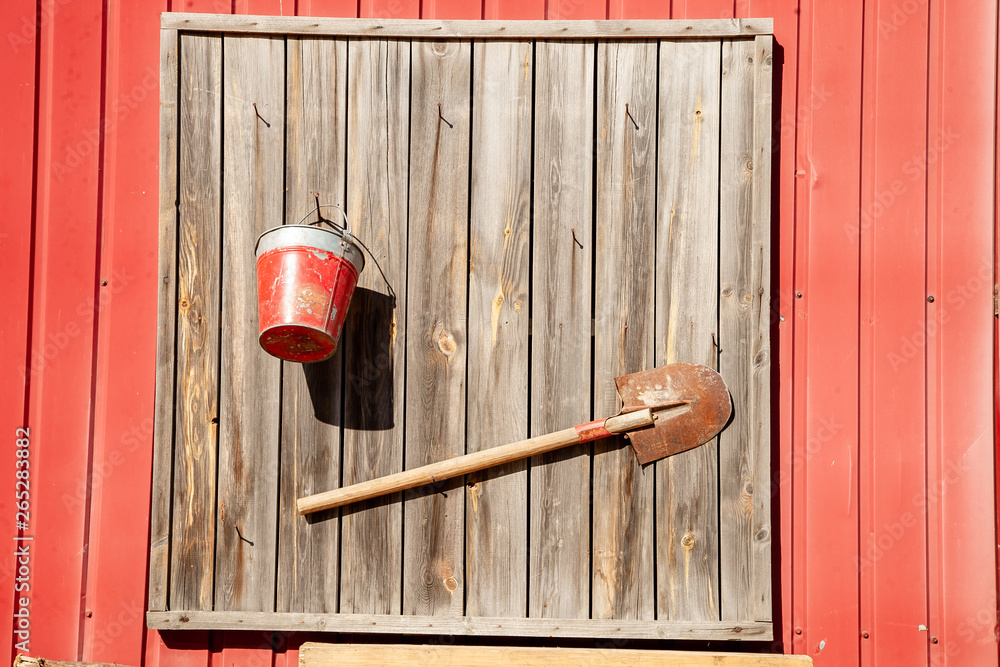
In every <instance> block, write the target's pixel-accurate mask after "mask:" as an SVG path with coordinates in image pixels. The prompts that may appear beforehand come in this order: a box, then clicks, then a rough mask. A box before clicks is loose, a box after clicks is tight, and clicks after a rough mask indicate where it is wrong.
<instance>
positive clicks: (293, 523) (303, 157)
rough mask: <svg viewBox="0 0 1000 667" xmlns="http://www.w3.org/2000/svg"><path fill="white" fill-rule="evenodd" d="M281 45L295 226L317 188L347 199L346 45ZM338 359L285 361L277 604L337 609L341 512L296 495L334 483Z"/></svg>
mask: <svg viewBox="0 0 1000 667" xmlns="http://www.w3.org/2000/svg"><path fill="white" fill-rule="evenodd" d="M286 48H287V51H288V56H287V65H286V67H287V77H286V78H287V81H286V90H287V109H286V114H287V117H288V119H287V124H288V125H287V132H286V146H285V164H286V167H285V224H289V225H293V224H295V223H297V222H299V221H300V220H301V219H302V217H303V216H304V215H305V214H306V213H308V212H309V211H310V210H311V209H312V208H314V207H315V206H316V203H315V198H314V193H319V201H320V204H323V205H326V204H334V203H343V201H344V169H345V166H344V165H345V161H346V147H345V134H346V127H347V116H346V113H345V104H346V91H347V69H346V68H347V42H346V40H342V39H313V38H300V39H295V38H289V39H288V42H287V45H286ZM323 214H324V216H325V217H328V218H330V219H333V220H338V218H339V213H338V212H337V211H336V210H335V209H326V208H324V209H323ZM315 219H316V218H315V214H313V215H311V216H310V220H315ZM342 358H343V355H342V354H339V353H338V354H335V355H334V357H333V358H332V359H328V360H327V361H324V362H321V363H316V364H296V363H285V362H281V365H282V369H281V371H282V372H281V384H282V393H281V396H282V399H281V471H280V477H281V483H280V486H279V495H280V498H279V503H278V505H279V509H280V511H279V513H278V546H279V548H278V579H277V587H278V597H277V609H278V611H309V612H336V611H337V557H338V551H339V539H340V536H339V529H338V525H337V524H338V522H337V516H338V514H337V512H327V513H325V514H324V515H322V516H319V517H315V518H312V519H308V520H307V519H306V518H305V517H303V516H301V515H300V514H299V513H298V512H297V511H295V501H296V500H297V499H298V498H300V497H302V496H305V495H309V494H312V493H318V492H320V491H325V490H327V489H332V488H336V487H337V486H338V485H339V484H340V439H341V435H340V432H341V429H340V423H341V415H340V410H341V383H342V370H341V369H342V362H341V360H342Z"/></svg>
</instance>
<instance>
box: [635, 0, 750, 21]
mask: <svg viewBox="0 0 1000 667" xmlns="http://www.w3.org/2000/svg"><path fill="white" fill-rule="evenodd" d="M619 1H620V0H619ZM671 13H672V16H673V18H675V19H731V18H733V17H734V16H736V5H735V3H734V2H733V0H673V3H672V9H671Z"/></svg>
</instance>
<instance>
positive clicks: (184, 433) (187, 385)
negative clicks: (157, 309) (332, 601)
mask: <svg viewBox="0 0 1000 667" xmlns="http://www.w3.org/2000/svg"><path fill="white" fill-rule="evenodd" d="M181 58H182V59H183V62H184V68H183V71H182V72H181V81H180V118H181V124H180V145H179V150H180V178H179V181H178V197H177V199H178V206H179V213H180V215H179V220H180V221H179V229H180V233H179V235H178V247H177V253H178V264H177V311H178V316H177V346H176V350H177V380H176V383H177V388H176V391H177V397H176V406H177V408H176V416H175V419H176V426H175V431H174V433H175V434H176V437H175V446H174V491H173V498H174V499H173V503H174V509H173V530H172V533H171V534H172V535H173V537H172V539H173V549H172V550H171V565H170V571H171V572H172V576H171V578H170V606H171V608H172V609H197V610H210V609H211V608H212V573H213V570H214V564H215V482H216V454H217V452H216V449H217V429H218V427H217V424H218V416H219V402H218V401H219V393H218V391H219V323H220V318H221V316H222V312H221V305H220V294H219V289H220V284H219V281H220V280H221V276H220V273H219V272H220V268H221V267H220V261H221V259H222V256H221V245H220V244H221V238H220V237H221V231H220V227H221V222H222V218H221V210H220V208H221V200H220V194H221V193H220V183H221V180H222V173H221V171H222V115H221V109H222V99H221V95H220V90H221V89H222V85H221V84H222V38H221V37H218V36H216V37H209V36H205V35H185V36H184V37H182V38H181Z"/></svg>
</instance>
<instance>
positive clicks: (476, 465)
mask: <svg viewBox="0 0 1000 667" xmlns="http://www.w3.org/2000/svg"><path fill="white" fill-rule="evenodd" d="M653 419H654V418H653V411H652V410H650V409H648V408H647V409H645V410H637V411H635V412H628V413H626V414H623V415H616V416H614V417H608V418H607V419H604V420H599V421H596V422H591V423H589V424H582V425H580V426H573V427H570V428H564V429H563V430H561V431H556V432H555V433H548V434H546V435H539V436H537V437H534V438H528V439H527V440H521V441H520V442H512V443H510V444H509V445H502V446H500V447H493V448H491V449H484V450H482V451H478V452H475V453H474V454H466V455H465V456H458V457H455V458H453V459H448V460H446V461H439V462H437V463H431V464H429V465H425V466H421V467H419V468H413V469H412V470H404V471H403V472H397V473H395V474H393V475H387V476H385V477H380V478H378V479H373V480H371V481H368V482H361V483H359V484H352V485H351V486H345V487H344V488H342V489H334V490H333V491H324V492H323V493H317V494H315V495H312V496H307V497H305V498H299V501H298V503H297V505H298V508H299V514H311V513H312V512H319V511H321V510H328V509H331V508H334V507H340V506H341V505H347V504H349V503H353V502H357V501H359V500H367V499H369V498H376V497H378V496H382V495H385V494H387V493H395V492H396V491H404V490H406V489H412V488H414V487H417V486H423V485H424V484H434V483H436V482H442V481H444V480H446V479H451V478H452V477H458V476H459V475H465V474H467V473H470V472H476V471H478V470H485V469H486V468H492V467H493V466H496V465H500V464H501V463H510V462H511V461H518V460H520V459H524V458H527V457H529V456H535V455H536V454H544V453H545V452H551V451H553V450H556V449H560V448H562V447H567V446H569V445H575V444H577V443H580V442H587V441H589V440H596V439H597V438H602V437H606V436H608V435H611V434H613V433H624V432H625V431H631V430H633V429H637V428H641V427H643V426H649V425H651V424H652V423H653Z"/></svg>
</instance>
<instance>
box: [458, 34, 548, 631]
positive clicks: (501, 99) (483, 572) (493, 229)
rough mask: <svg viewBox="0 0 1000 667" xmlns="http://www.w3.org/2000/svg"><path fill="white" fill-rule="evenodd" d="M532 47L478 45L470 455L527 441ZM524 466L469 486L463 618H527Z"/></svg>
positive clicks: (491, 473)
mask: <svg viewBox="0 0 1000 667" xmlns="http://www.w3.org/2000/svg"><path fill="white" fill-rule="evenodd" d="M532 50H533V49H532V44H531V42H506V41H500V42H476V43H475V45H474V55H473V62H474V63H475V65H474V67H475V70H474V72H473V77H472V80H473V105H472V108H473V110H474V112H473V113H474V116H473V120H472V166H471V174H472V192H471V193H470V197H471V201H472V219H471V223H470V231H469V259H470V261H469V361H468V363H469V388H468V428H467V449H468V451H469V452H477V451H480V450H482V449H488V448H491V447H496V446H497V445H502V444H505V443H508V442H514V441H517V440H523V439H524V438H526V437H528V315H529V310H528V305H529V304H528V273H529V268H530V264H529V261H530V251H531V249H530V245H529V241H530V234H531V220H530V215H531V107H532V94H531V89H532V82H533V78H534V71H533V70H534V63H533V62H532V61H533V54H532ZM527 477H528V475H527V462H526V461H516V462H513V463H509V464H506V465H502V466H497V467H495V468H490V469H489V470H484V471H481V472H478V473H475V474H472V475H469V476H468V478H467V484H466V487H465V489H466V511H465V516H466V519H465V530H466V535H465V556H466V565H465V572H466V596H465V599H466V614H469V615H471V616H509V617H518V616H524V615H525V614H526V612H527V582H528V572H527V569H528V479H527Z"/></svg>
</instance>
